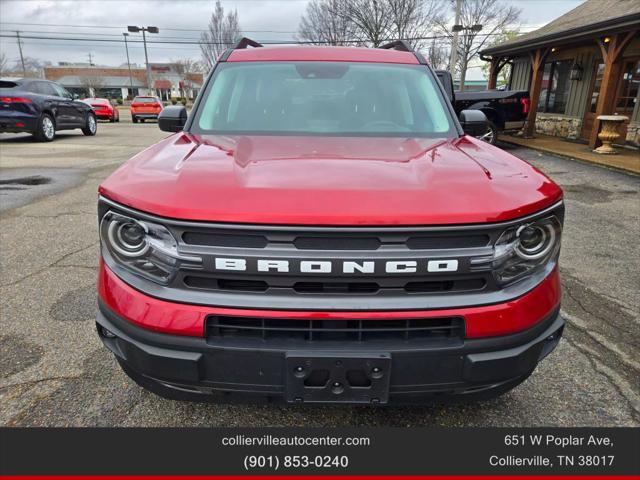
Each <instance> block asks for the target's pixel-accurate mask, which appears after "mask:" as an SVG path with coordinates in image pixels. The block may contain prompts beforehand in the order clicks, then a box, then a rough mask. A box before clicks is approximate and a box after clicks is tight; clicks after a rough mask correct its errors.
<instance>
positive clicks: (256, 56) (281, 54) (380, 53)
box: [226, 46, 420, 65]
mask: <svg viewBox="0 0 640 480" xmlns="http://www.w3.org/2000/svg"><path fill="white" fill-rule="evenodd" d="M226 61H227V62H278V61H291V62H295V61H299V62H303V61H324V62H372V63H404V64H411V65H416V64H419V63H420V62H419V61H418V59H417V58H416V56H415V54H414V53H412V52H404V51H399V50H391V49H381V48H360V47H311V46H304V47H301V46H286V47H259V48H246V49H237V50H233V51H232V52H231V54H230V55H229V57H228V58H227V60H226Z"/></svg>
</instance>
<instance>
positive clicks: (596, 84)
mask: <svg viewBox="0 0 640 480" xmlns="http://www.w3.org/2000/svg"><path fill="white" fill-rule="evenodd" d="M603 78H604V63H602V62H600V63H598V64H597V65H596V66H595V70H594V77H593V91H592V92H591V106H590V107H589V111H590V112H591V113H596V108H597V107H598V97H599V96H600V87H601V86H602V79H603Z"/></svg>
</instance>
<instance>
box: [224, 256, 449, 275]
mask: <svg viewBox="0 0 640 480" xmlns="http://www.w3.org/2000/svg"><path fill="white" fill-rule="evenodd" d="M249 262H250V261H249V260H247V259H245V258H220V257H218V258H216V259H215V268H216V270H231V271H236V272H245V271H247V270H255V271H257V272H264V273H290V272H299V273H320V274H330V273H334V274H335V273H345V274H356V273H361V274H365V275H366V274H376V273H377V274H380V273H405V274H406V273H424V272H430V273H439V272H456V271H457V270H458V260H455V259H438V260H423V261H422V260H361V261H355V260H344V261H331V260H269V259H257V260H255V261H254V262H251V264H252V265H253V264H255V266H253V267H249Z"/></svg>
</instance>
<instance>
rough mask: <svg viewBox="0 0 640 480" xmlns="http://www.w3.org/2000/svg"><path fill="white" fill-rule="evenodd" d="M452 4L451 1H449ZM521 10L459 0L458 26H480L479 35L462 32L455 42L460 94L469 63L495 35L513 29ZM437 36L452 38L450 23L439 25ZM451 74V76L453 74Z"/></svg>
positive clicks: (490, 1)
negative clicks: (456, 44)
mask: <svg viewBox="0 0 640 480" xmlns="http://www.w3.org/2000/svg"><path fill="white" fill-rule="evenodd" d="M450 1H451V2H452V4H454V3H455V0H450ZM520 13H521V10H520V9H519V8H516V7H514V6H511V5H506V4H503V3H501V1H500V0H463V1H462V8H461V10H460V24H461V25H463V26H464V27H467V28H469V27H471V26H473V25H482V31H474V30H470V29H468V30H463V31H462V32H460V35H459V40H458V63H457V65H456V67H457V69H458V71H459V72H460V90H464V82H465V79H466V76H467V68H468V67H469V63H470V62H471V60H472V59H473V58H474V57H475V56H476V55H477V54H478V52H479V51H480V50H482V49H483V48H484V47H485V45H486V44H487V42H488V41H489V40H490V39H491V38H493V36H494V35H495V34H496V33H503V32H505V31H506V30H508V29H509V28H510V27H513V25H514V24H515V23H517V22H518V20H519V18H520ZM439 23H440V29H441V32H442V33H444V35H446V36H447V37H449V38H453V32H452V31H451V29H450V25H452V24H453V22H452V21H451V19H447V20H446V21H440V22H439ZM453 73H454V72H452V74H453Z"/></svg>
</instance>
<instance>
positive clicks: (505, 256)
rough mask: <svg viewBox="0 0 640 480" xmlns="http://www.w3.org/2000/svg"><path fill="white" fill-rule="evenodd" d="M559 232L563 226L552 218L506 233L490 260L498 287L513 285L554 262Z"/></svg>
mask: <svg viewBox="0 0 640 480" xmlns="http://www.w3.org/2000/svg"><path fill="white" fill-rule="evenodd" d="M561 233H562V225H561V224H560V221H559V220H558V219H557V218H556V217H555V216H554V215H552V216H549V217H545V218H542V219H540V220H535V221H532V222H529V223H525V224H522V225H518V226H515V227H511V228H508V229H507V230H505V231H504V232H503V233H502V235H500V238H498V241H497V242H496V245H495V247H494V253H493V258H492V261H491V268H492V270H493V274H494V277H495V279H496V281H497V282H498V284H500V285H502V286H505V285H507V284H510V283H513V282H515V281H517V280H520V279H522V278H524V277H526V276H528V275H531V274H533V273H534V272H535V271H537V270H539V269H541V268H544V266H545V265H546V264H547V263H548V262H550V261H556V260H557V258H558V253H559V251H560V235H561Z"/></svg>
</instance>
